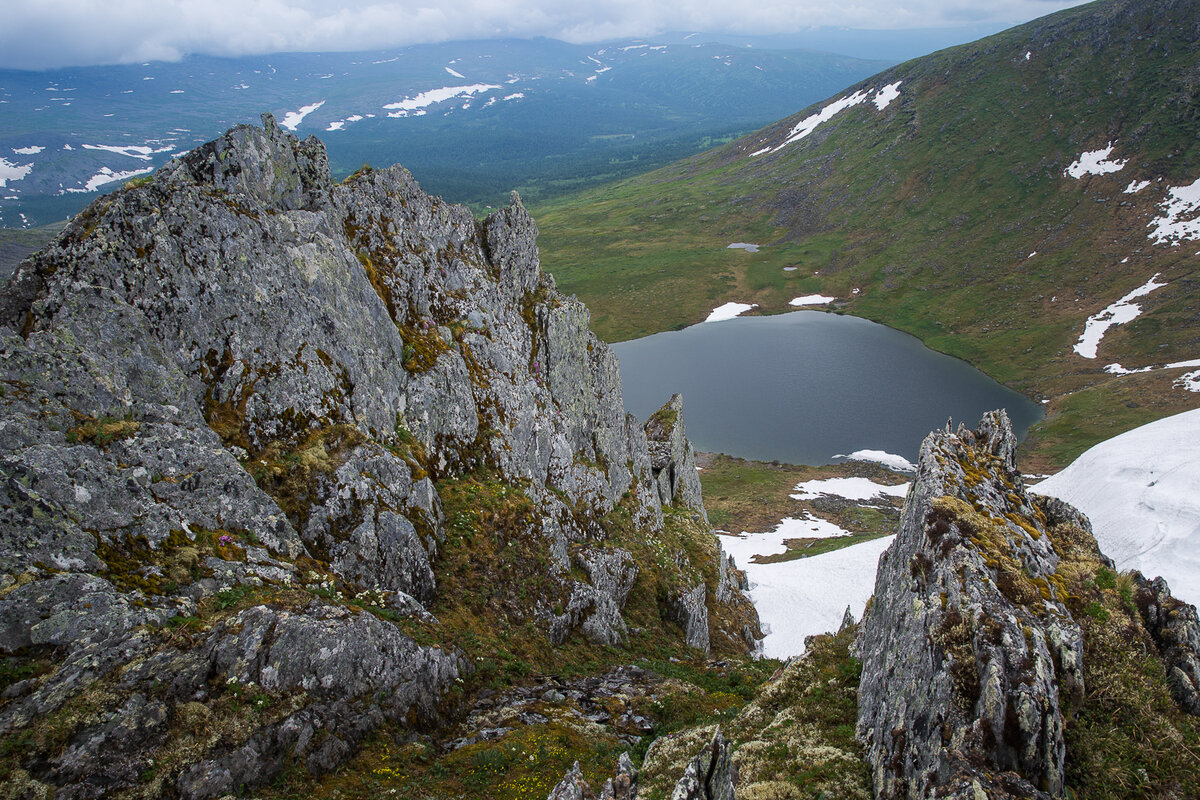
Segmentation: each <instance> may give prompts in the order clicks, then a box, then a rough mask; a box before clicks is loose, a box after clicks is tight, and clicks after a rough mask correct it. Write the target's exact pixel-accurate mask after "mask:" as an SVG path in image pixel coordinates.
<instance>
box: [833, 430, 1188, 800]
mask: <svg viewBox="0 0 1200 800" xmlns="http://www.w3.org/2000/svg"><path fill="white" fill-rule="evenodd" d="M1015 446H1016V441H1015V439H1014V437H1013V435H1012V430H1011V428H1010V426H1009V423H1008V419H1007V417H1006V416H1005V415H1004V413H1003V412H993V413H991V414H989V415H987V416H985V418H984V419H983V421H982V423H981V424H980V426H979V428H978V429H977V430H974V431H971V430H967V429H965V428H961V427H960V428H959V430H958V431H957V432H954V433H952V432H951V431H950V430H949V429H947V430H945V431H939V432H935V433H933V434H931V435H930V436H929V437H928V438H927V439H926V440H925V442H924V444H923V446H922V448H921V456H920V462H919V465H918V472H917V477H916V480H915V481H914V485H913V488H912V490H911V491H910V493H909V496H908V498H907V501H906V503H905V509H904V512H903V518H902V522H901V525H900V528H899V531H898V533H897V537H896V540H895V541H894V543H893V545H892V546H891V547H890V548H889V549H888V550H887V551H886V552H885V553H884V555H883V556H882V557H881V559H880V564H879V572H878V576H877V579H876V587H875V595H874V598H873V600H872V603H871V605H870V606H869V607H868V612H867V614H866V615H865V617H864V619H863V622H862V625H861V630H860V633H859V637H858V640H857V643H856V648H857V650H858V652H859V654H860V656H861V658H862V665H863V669H862V682H861V686H860V690H859V708H858V735H859V738H860V739H861V740H862V741H863V743H864V745H865V747H866V751H867V761H868V764H869V765H870V767H871V770H872V780H873V783H874V789H875V796H876V797H877V798H888V799H889V800H890V799H892V798H926V797H933V796H937V797H955V798H964V800H968V799H972V800H973V798H977V797H981V796H985V797H993V798H1008V797H1011V798H1046V797H1060V796H1063V795H1064V792H1065V791H1066V790H1067V789H1070V790H1072V791H1073V792H1075V796H1081V797H1082V796H1087V797H1100V796H1110V794H1109V793H1110V792H1112V791H1114V790H1116V791H1128V792H1129V793H1128V794H1122V795H1120V796H1139V797H1140V796H1146V797H1151V796H1154V797H1158V796H1161V797H1186V796H1190V792H1191V791H1193V790H1194V789H1195V785H1196V778H1195V775H1196V772H1195V769H1194V763H1192V765H1191V766H1190V767H1189V766H1186V764H1187V763H1188V762H1187V761H1186V759H1187V757H1186V755H1184V756H1182V757H1183V759H1184V762H1183V763H1184V764H1185V766H1184V767H1183V769H1180V768H1179V763H1180V762H1179V761H1178V759H1179V758H1180V757H1181V754H1180V753H1178V752H1174V753H1172V752H1170V751H1172V750H1174V751H1178V749H1179V748H1176V747H1173V746H1170V745H1167V746H1165V747H1164V746H1163V744H1164V743H1165V742H1167V741H1176V742H1185V741H1190V740H1192V739H1194V737H1195V723H1194V721H1188V720H1187V719H1186V717H1185V716H1184V713H1183V712H1187V713H1191V714H1194V713H1196V711H1195V709H1196V706H1195V702H1196V698H1197V694H1196V687H1197V685H1198V681H1197V674H1196V664H1197V663H1198V662H1197V661H1196V644H1197V643H1198V642H1200V639H1197V638H1196V637H1197V635H1200V626H1197V624H1196V616H1195V609H1194V608H1193V607H1191V606H1187V605H1186V604H1183V603H1180V602H1179V601H1177V600H1175V599H1174V598H1172V597H1171V596H1170V594H1169V591H1168V590H1167V587H1166V586H1165V584H1164V583H1163V582H1162V581H1161V580H1160V581H1155V582H1149V581H1146V580H1145V579H1144V578H1142V576H1141V575H1139V574H1137V573H1133V574H1132V575H1118V574H1117V573H1116V572H1115V571H1114V570H1113V564H1112V562H1111V561H1110V560H1109V559H1107V558H1106V557H1104V556H1103V555H1102V554H1101V553H1100V551H1099V549H1098V548H1097V546H1096V542H1095V539H1094V538H1093V537H1092V535H1091V532H1090V526H1089V524H1088V521H1087V519H1086V518H1085V517H1084V516H1083V515H1082V514H1080V513H1079V512H1078V511H1076V510H1075V509H1073V508H1071V507H1070V506H1068V505H1066V504H1065V503H1062V502H1061V501H1057V500H1051V499H1048V498H1042V497H1036V496H1033V495H1030V494H1027V493H1026V491H1025V489H1024V486H1023V483H1022V480H1021V476H1020V474H1019V473H1018V472H1017V471H1016V469H1015V464H1014V461H1013V451H1014V449H1015ZM1172 697H1173V698H1174V700H1172V699H1171V698H1172ZM1143 726H1144V729H1143V730H1139V729H1142V728H1143ZM1098 728H1102V729H1103V733H1102V735H1097V729H1098ZM1151 731H1153V732H1151ZM1181 732H1182V733H1181ZM1151 742H1153V744H1151ZM1160 757H1161V758H1169V759H1172V761H1173V766H1171V767H1170V768H1168V769H1165V770H1164V769H1161V768H1160V766H1159V765H1158V764H1157V763H1156V762H1157V761H1158V760H1159V758H1160ZM1131 764H1133V765H1136V766H1137V768H1138V769H1140V770H1141V772H1140V777H1138V778H1137V779H1136V781H1134V783H1136V788H1137V791H1134V788H1133V784H1130V785H1128V786H1126V787H1125V788H1124V789H1120V788H1117V787H1120V786H1121V785H1122V783H1123V782H1126V781H1127V780H1128V779H1127V778H1126V777H1123V776H1126V775H1128V774H1129V770H1130V769H1131V766H1130V765H1131ZM1151 773H1153V774H1151Z"/></svg>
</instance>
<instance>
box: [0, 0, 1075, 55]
mask: <svg viewBox="0 0 1200 800" xmlns="http://www.w3.org/2000/svg"><path fill="white" fill-rule="evenodd" d="M1079 4H1080V0H974V2H972V1H971V0H861V2H857V3H839V2H834V1H833V0H762V2H759V3H752V4H748V3H744V2H739V0H679V2H675V3H671V4H669V5H668V4H666V3H647V2H645V0H586V1H585V2H581V3H570V4H568V3H563V2H561V0H459V1H458V2H453V3H449V2H438V3H433V4H431V3H429V2H428V0H329V1H328V2H324V1H321V0H204V1H203V2H199V0H111V1H110V2H104V3H100V2H96V0H9V2H7V3H5V8H4V10H3V13H2V14H0V20H2V22H0V67H5V68H16V69H45V68H53V67H61V66H81V65H88V64H111V63H134V62H140V61H152V60H164V61H174V60H178V59H179V58H181V57H183V56H184V55H188V54H207V55H219V56H240V55H252V54H262V53H273V52H289V51H304V52H323V51H357V50H373V49H381V48H387V47H399V46H404V45H411V44H420V43H426V42H442V41H452V40H463V39H492V38H498V37H516V38H525V37H532V36H549V37H553V38H556V39H563V40H566V41H570V42H591V41H603V40H605V39H611V38H620V37H630V36H650V35H653V34H655V33H659V32H663V31H668V30H699V31H730V32H736V33H742V34H770V33H794V32H799V31H804V30H808V29H811V28H817V27H826V26H832V27H847V28H864V29H875V30H878V29H904V28H930V27H940V26H954V25H963V24H969V23H981V22H995V23H1001V24H1016V23H1018V22H1023V21H1025V20H1028V19H1032V18H1034V17H1037V16H1041V15H1043V14H1046V13H1049V12H1051V11H1055V10H1058V9H1062V8H1068V7H1070V6H1075V5H1079Z"/></svg>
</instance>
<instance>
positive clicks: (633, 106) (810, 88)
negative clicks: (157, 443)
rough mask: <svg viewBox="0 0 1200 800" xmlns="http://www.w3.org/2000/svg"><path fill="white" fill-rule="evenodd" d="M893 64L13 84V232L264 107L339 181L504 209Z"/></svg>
mask: <svg viewBox="0 0 1200 800" xmlns="http://www.w3.org/2000/svg"><path fill="white" fill-rule="evenodd" d="M885 63H886V62H883V61H865V60H861V59H854V58H846V57H843V56H836V55H830V54H825V53H808V52H802V51H794V50H793V51H786V50H760V49H750V48H747V47H740V48H739V47H733V46H730V45H721V44H703V43H701V42H694V43H693V42H689V43H676V44H670V45H668V44H656V43H654V42H647V41H642V40H626V41H619V42H611V43H608V44H607V45H574V44H568V43H566V42H560V41H555V40H552V39H532V40H496V41H472V42H449V43H443V44H436V45H419V46H412V47H404V48H399V49H396V50H389V51H386V52H368V53H277V54H272V55H268V56H256V57H246V58H214V57H205V56H194V57H189V58H185V59H183V60H182V61H180V62H178V63H165V62H152V63H147V64H140V65H124V66H109V67H81V68H67V69H56V70H47V71H44V72H23V71H16V70H0V106H2V107H3V108H4V114H3V115H0V225H5V226H8V227H18V226H20V227H25V226H28V225H34V224H43V223H47V222H52V221H55V220H60V219H62V218H63V216H65V215H67V214H73V213H75V212H76V211H78V210H79V209H81V208H83V206H85V205H86V204H87V203H88V202H90V201H91V200H93V199H95V197H96V196H97V193H98V191H99V190H106V191H111V190H113V189H115V188H117V187H119V186H120V185H121V184H122V183H123V182H124V181H126V180H128V179H129V178H131V177H135V176H137V175H141V174H145V173H148V172H149V171H150V170H151V169H152V168H154V167H156V166H160V165H162V164H164V163H165V162H166V161H167V160H168V159H169V158H171V157H172V156H173V155H178V154H180V153H182V152H185V151H186V150H187V149H189V148H191V147H194V146H196V145H198V144H201V143H203V142H205V141H207V140H209V139H211V138H213V137H214V136H216V135H218V134H220V133H221V132H222V131H224V130H225V129H226V128H228V127H230V126H231V125H234V124H237V123H242V122H247V121H250V120H254V119H256V118H257V115H258V114H259V113H260V112H261V111H263V110H264V109H268V110H271V111H273V112H275V113H276V115H277V116H278V118H279V120H280V124H281V125H282V126H284V127H287V128H289V129H290V130H292V131H296V132H298V133H299V134H300V135H301V136H302V137H303V136H304V135H307V134H309V133H320V134H321V135H322V137H323V138H324V139H325V141H326V142H327V144H328V147H329V156H330V163H331V166H332V169H333V172H334V174H335V175H339V176H341V175H346V174H349V173H350V172H351V171H353V170H355V169H357V168H358V167H359V166H361V165H362V164H363V163H364V162H369V163H374V164H391V163H394V162H396V161H402V162H403V163H404V164H405V165H406V166H407V167H408V168H409V169H410V170H412V172H413V173H414V174H415V175H416V176H417V177H418V178H419V179H420V180H421V181H422V183H423V185H425V186H426V188H427V189H429V190H431V191H433V192H434V193H437V194H442V195H445V196H447V197H449V198H450V199H452V200H458V201H463V202H471V203H475V204H478V205H484V204H492V205H497V206H498V205H501V204H502V203H503V202H504V200H505V199H506V198H507V196H508V192H509V191H510V190H512V189H513V188H518V189H520V190H522V191H523V192H524V193H525V195H526V196H527V197H528V196H533V195H535V194H536V191H534V190H546V189H555V190H558V189H559V188H561V187H562V186H566V187H578V186H586V185H591V184H593V183H595V182H596V181H597V180H600V179H607V180H612V179H614V178H617V177H620V176H625V175H631V174H636V173H637V172H641V171H645V170H646V169H648V168H649V167H650V166H658V165H662V164H666V163H669V162H671V161H673V160H675V159H677V158H680V157H683V156H685V155H690V154H692V153H695V152H697V151H699V150H701V149H703V148H705V147H709V146H711V145H712V144H713V143H714V142H721V141H729V140H730V139H731V138H733V137H734V136H738V135H741V134H742V133H745V132H746V131H749V130H753V129H754V128H757V127H758V126H759V125H762V124H763V123H765V122H768V121H770V120H772V119H776V118H777V117H779V116H780V115H781V114H786V113H788V112H789V111H790V110H791V109H793V108H795V107H796V106H798V105H803V104H805V103H810V102H812V101H813V100H816V99H818V98H820V97H824V96H825V95H826V94H828V93H829V92H832V91H836V90H837V89H839V88H840V87H842V86H845V85H846V84H847V83H850V82H852V81H855V80H858V79H860V78H862V77H864V76H866V75H869V74H871V73H872V72H874V71H876V70H878V69H880V68H881V67H883V66H884V65H885Z"/></svg>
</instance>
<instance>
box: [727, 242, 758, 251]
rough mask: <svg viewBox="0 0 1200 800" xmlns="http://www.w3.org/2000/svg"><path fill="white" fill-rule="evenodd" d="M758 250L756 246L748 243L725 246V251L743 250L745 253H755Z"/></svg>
mask: <svg viewBox="0 0 1200 800" xmlns="http://www.w3.org/2000/svg"><path fill="white" fill-rule="evenodd" d="M758 248H759V246H758V245H756V244H750V243H749V242H734V243H733V244H731V245H729V246H727V247H726V248H725V249H726V250H745V251H746V252H747V253H757V252H758Z"/></svg>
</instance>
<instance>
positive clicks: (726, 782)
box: [671, 730, 737, 800]
mask: <svg viewBox="0 0 1200 800" xmlns="http://www.w3.org/2000/svg"><path fill="white" fill-rule="evenodd" d="M732 752H733V748H732V747H730V745H729V742H728V741H726V739H725V737H724V736H722V735H721V731H720V730H718V731H717V732H716V733H714V734H713V738H712V741H711V742H709V743H708V745H707V746H705V748H704V749H703V750H701V751H700V752H699V753H698V754H697V755H696V757H695V758H693V759H692V760H691V761H689V762H688V765H687V767H686V768H685V769H684V771H683V776H682V777H680V779H679V782H678V783H676V784H675V790H674V791H673V792H671V800H734V798H735V797H737V792H736V790H735V788H734V784H735V782H736V780H737V772H736V770H735V769H734V766H733V758H732Z"/></svg>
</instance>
